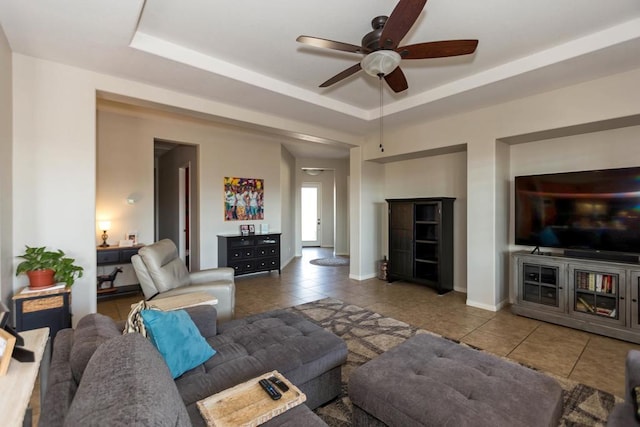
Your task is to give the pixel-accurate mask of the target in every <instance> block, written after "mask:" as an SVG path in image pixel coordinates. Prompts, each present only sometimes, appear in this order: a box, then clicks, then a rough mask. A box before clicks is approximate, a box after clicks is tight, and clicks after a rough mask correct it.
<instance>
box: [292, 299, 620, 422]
mask: <svg viewBox="0 0 640 427" xmlns="http://www.w3.org/2000/svg"><path fill="white" fill-rule="evenodd" d="M289 310H291V311H293V312H297V313H300V314H302V315H303V316H305V317H307V318H308V319H309V320H311V321H312V322H314V323H316V324H318V325H320V326H322V327H323V328H325V329H327V330H329V331H331V332H333V333H334V334H336V335H338V336H339V337H341V338H342V339H343V340H345V342H346V343H347V347H348V349H349V354H348V356H347V362H346V364H345V365H344V366H343V367H342V393H341V395H340V396H339V397H338V398H336V399H335V400H333V401H332V402H330V403H329V404H327V405H325V406H322V407H320V408H318V409H316V410H315V412H316V414H318V416H320V417H321V418H322V419H323V420H324V422H326V423H327V424H328V425H329V426H332V427H334V426H335V427H346V426H350V425H351V402H350V401H349V396H348V394H347V391H348V388H347V383H348V378H349V375H350V374H351V372H353V370H354V369H355V368H357V367H358V366H360V365H362V364H363V363H365V362H367V361H368V360H371V359H372V358H374V357H376V356H378V355H380V354H382V353H383V352H385V351H387V350H389V349H390V348H392V347H395V346H396V345H398V344H400V343H402V342H403V341H405V340H406V339H407V338H410V337H412V336H414V335H416V334H421V333H429V334H433V333H432V332H429V331H426V330H423V329H419V328H416V327H413V326H411V325H409V324H407V323H404V322H401V321H399V320H396V319H392V318H390V317H386V316H384V315H381V314H379V313H374V312H372V311H369V310H366V309H364V308H362V307H358V306H356V305H353V304H348V303H345V302H343V301H340V300H338V299H333V298H326V299H323V300H319V301H314V302H310V303H307V304H302V305H298V306H295V307H291V308H289ZM433 335H437V334H433ZM456 342H458V341H456ZM458 343H459V342H458ZM459 344H460V345H466V344H464V343H459ZM547 375H549V374H547ZM550 376H552V377H554V378H555V379H556V380H557V381H558V382H559V383H560V385H561V386H562V389H563V399H564V410H563V414H562V418H561V421H560V424H559V426H562V427H569V426H571V427H574V426H606V423H607V416H608V415H609V413H610V412H611V410H612V409H613V406H614V405H615V404H616V403H618V402H621V401H622V400H621V399H620V398H618V397H616V396H614V395H612V394H610V393H607V392H604V391H601V390H597V389H595V388H592V387H589V386H587V385H584V384H580V383H578V382H575V381H572V380H568V379H566V378H561V377H558V376H555V375H550ZM523 386H524V387H526V384H523Z"/></svg>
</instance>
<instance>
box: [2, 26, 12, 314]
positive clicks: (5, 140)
mask: <svg viewBox="0 0 640 427" xmlns="http://www.w3.org/2000/svg"><path fill="white" fill-rule="evenodd" d="M11 68H12V66H11V49H10V48H9V43H8V42H7V39H6V37H5V35H4V31H3V30H2V27H0V301H2V302H4V303H5V304H6V305H7V307H11V305H10V304H9V302H10V298H11V296H12V294H13V289H12V286H11V284H12V282H13V279H12V277H13V274H12V273H13V243H12V241H13V235H12V234H13V229H12V222H13V220H12V207H13V199H12V164H11V160H12V149H11V143H12V139H13V135H12V123H11V116H12V114H11V112H12V109H13V108H12V100H11V98H12V96H11V93H12V91H11V76H12V70H11Z"/></svg>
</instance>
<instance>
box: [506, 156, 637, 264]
mask: <svg viewBox="0 0 640 427" xmlns="http://www.w3.org/2000/svg"><path fill="white" fill-rule="evenodd" d="M515 243H516V244H517V245H528V246H540V247H548V248H564V249H577V250H585V251H607V252H623V253H640V167H633V168H622V169H605V170H593V171H583V172H567V173H554V174H545V175H529V176H517V177H516V178H515Z"/></svg>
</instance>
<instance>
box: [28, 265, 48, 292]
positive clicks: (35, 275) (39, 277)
mask: <svg viewBox="0 0 640 427" xmlns="http://www.w3.org/2000/svg"><path fill="white" fill-rule="evenodd" d="M54 274H55V271H53V270H33V271H27V276H28V277H29V289H45V288H50V287H51V286H53V285H54V284H55V281H54V279H53V276H54Z"/></svg>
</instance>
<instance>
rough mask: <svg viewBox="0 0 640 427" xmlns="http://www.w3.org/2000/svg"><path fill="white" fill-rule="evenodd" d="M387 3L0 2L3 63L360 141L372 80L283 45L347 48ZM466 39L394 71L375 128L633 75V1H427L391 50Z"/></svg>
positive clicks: (636, 58)
mask: <svg viewBox="0 0 640 427" xmlns="http://www.w3.org/2000/svg"><path fill="white" fill-rule="evenodd" d="M396 3H397V0H349V1H344V0H305V1H300V0H271V1H265V0H215V1H213V0H180V1H176V0H147V1H146V2H144V1H142V0H92V1H87V0H28V1H24V0H0V25H1V26H2V29H3V30H4V32H5V34H6V36H7V39H8V40H9V43H10V45H11V49H12V50H13V51H14V52H17V53H21V54H25V55H29V56H34V57H38V58H43V59H48V60H52V61H57V62H62V63H66V64H69V65H74V66H78V67H82V68H86V69H90V70H95V71H99V72H103V73H108V74H112V75H116V76H121V77H124V78H128V79H133V80H137V81H142V82H146V83H150V84H153V85H158V86H162V87H167V88H170V89H174V90H178V91H182V92H186V93H189V94H194V95H197V96H201V97H205V98H210V99H214V100H216V101H218V102H223V103H227V104H231V105H235V106H239V107H243V108H248V109H252V110H258V111H268V112H269V113H271V114H275V115H281V116H284V117H287V118H289V119H294V120H300V121H303V122H309V123H314V124H319V125H321V126H327V125H330V126H332V127H333V128H335V129H337V130H340V131H343V132H349V133H353V134H360V133H362V132H365V131H367V130H371V129H375V119H377V118H378V115H379V99H380V98H379V96H380V94H379V91H378V87H379V86H378V80H377V79H376V78H374V77H370V76H368V75H366V74H365V73H364V72H360V73H358V74H356V75H354V76H352V77H350V78H347V79H345V80H343V81H342V82H340V83H338V84H336V85H334V86H332V87H330V88H326V89H321V88H318V85H319V84H320V83H322V82H324V81H325V80H327V79H328V78H329V77H332V76H333V75H335V74H337V73H338V72H340V71H342V70H344V69H345V68H348V67H350V66H351V65H353V64H355V63H357V62H358V61H359V60H360V59H361V55H358V54H351V53H346V52H337V51H331V50H326V49H318V48H314V47H310V46H306V45H302V44H299V43H297V42H296V41H295V39H296V37H297V36H299V35H310V36H316V37H321V38H327V39H331V40H337V41H342V42H346V43H350V44H356V45H359V44H360V40H361V38H362V36H363V35H364V34H366V33H367V32H369V31H371V27H370V21H371V19H373V18H374V17H375V16H378V15H389V14H390V13H391V11H392V10H393V8H394V7H395V5H396ZM469 38H472V39H478V40H479V41H480V42H479V45H478V49H477V51H476V53H475V54H473V55H467V56H463V57H455V58H441V59H429V60H413V61H411V60H404V61H402V63H401V67H402V69H403V71H404V72H405V74H406V76H407V80H408V83H409V89H408V90H407V91H405V92H403V93H400V94H395V93H393V92H392V91H391V90H389V89H388V88H386V86H385V90H384V103H385V106H384V114H385V117H386V118H385V120H389V121H390V124H393V123H402V122H406V121H411V120H417V119H421V120H424V118H425V117H429V118H435V117H441V116H443V115H447V114H452V113H455V112H459V111H461V110H470V109H473V108H477V107H479V106H483V105H488V104H491V103H496V102H503V101H506V100H509V99H514V98H517V97H521V96H526V95H528V94H531V93H536V92H540V91H546V90H552V89H555V88H557V87H561V86H564V85H567V84H572V83H577V82H580V81H586V80H590V79H593V78H597V77H601V76H604V75H609V74H614V73H618V72H622V71H626V70H629V69H633V68H640V1H638V0H610V1H604V0H561V1H559V0H536V1H531V0H529V1H523V0H517V1H516V0H484V1H478V0H429V1H428V2H427V4H426V6H425V8H424V10H423V12H422V13H421V15H420V16H419V17H418V20H417V21H416V23H415V24H414V26H413V28H412V30H411V31H410V32H409V33H408V34H407V36H406V37H405V39H404V40H403V42H402V43H401V45H406V44H413V43H421V42H426V41H436V40H447V39H469ZM320 151H322V150H320ZM294 154H295V153H294ZM298 154H299V155H304V152H302V153H298ZM313 155H316V156H320V155H321V153H318V152H316V153H313ZM328 156H329V157H331V156H335V153H333V154H331V155H328Z"/></svg>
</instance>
